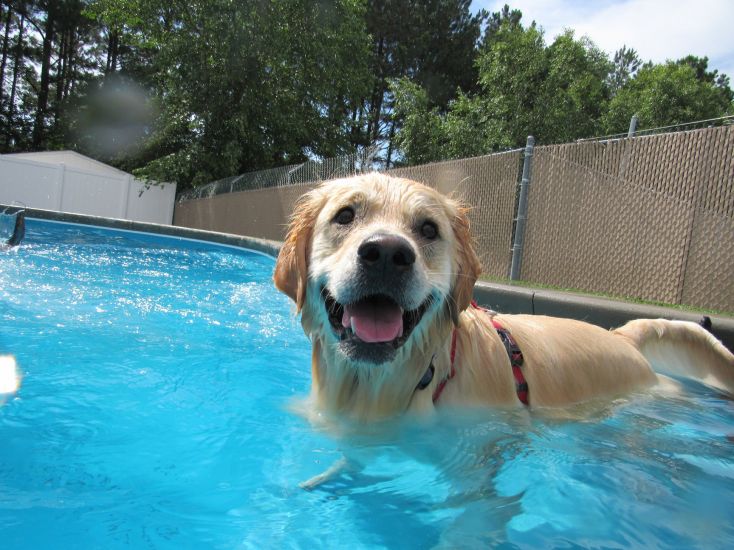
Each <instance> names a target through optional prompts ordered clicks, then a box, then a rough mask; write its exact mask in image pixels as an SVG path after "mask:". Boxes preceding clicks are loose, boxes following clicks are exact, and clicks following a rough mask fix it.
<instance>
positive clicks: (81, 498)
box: [0, 219, 734, 549]
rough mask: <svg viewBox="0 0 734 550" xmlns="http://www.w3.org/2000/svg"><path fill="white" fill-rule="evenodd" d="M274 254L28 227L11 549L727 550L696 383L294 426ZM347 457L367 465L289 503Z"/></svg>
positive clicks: (290, 323) (2, 491)
mask: <svg viewBox="0 0 734 550" xmlns="http://www.w3.org/2000/svg"><path fill="white" fill-rule="evenodd" d="M273 266H274V261H273V259H272V258H268V257H266V256H263V255H260V254H257V253H254V252H249V251H243V250H238V249H234V248H226V247H223V246H218V245H212V244H206V243H201V242H194V241H185V240H181V239H175V238H170V237H158V236H152V235H145V234H138V233H130V232H120V231H112V230H106V229H98V228H91V227H85V226H79V225H69V224H60V223H55V222H47V221H40V220H34V219H29V220H28V222H27V231H26V240H25V241H24V243H23V244H22V246H21V247H20V248H18V249H15V250H11V251H6V252H0V354H8V353H10V354H13V355H15V357H16V359H17V362H18V365H19V368H20V371H21V374H22V385H21V387H20V389H19V390H18V392H17V393H16V394H15V395H6V396H4V397H3V396H2V395H0V404H1V403H3V402H4V405H0V547H2V548H4V549H8V548H13V549H15V548H62V549H63V548H172V549H173V548H175V549H179V548H226V549H230V548H313V547H326V548H432V547H438V548H456V547H461V548H489V547H497V546H499V547H503V548H515V547H517V548H549V547H563V548H575V547H578V548H580V547H596V548H598V547H605V548H629V547H642V548H727V547H728V548H732V547H734V441H733V439H734V438H732V435H734V406H733V403H732V402H731V401H727V400H726V399H724V398H723V397H721V396H720V395H718V394H717V393H716V392H715V391H713V390H711V389H708V388H706V387H703V386H700V385H697V384H693V383H687V384H686V386H685V389H686V391H685V393H684V394H682V395H680V396H677V397H667V398H651V397H648V396H644V395H639V396H634V397H632V398H630V399H628V400H626V401H625V402H618V403H615V404H612V405H609V406H607V407H605V408H603V409H597V410H595V411H594V412H593V413H588V412H587V414H588V415H589V416H587V418H586V419H585V420H582V421H568V420H562V419H555V420H554V419H552V418H548V417H547V416H546V417H542V416H539V415H533V416H530V415H527V414H525V413H524V412H518V413H501V412H492V411H444V412H443V413H442V414H440V415H438V416H436V417H434V418H429V419H423V420H416V419H408V420H403V421H399V422H392V423H386V424H384V425H380V426H377V427H373V428H370V429H369V430H362V431H361V432H357V433H358V434H359V435H355V434H352V435H351V436H341V437H337V436H334V435H330V434H328V433H325V432H322V431H320V430H319V429H316V428H314V427H312V426H311V425H309V423H308V422H307V421H305V420H304V419H302V418H301V417H300V416H298V415H297V414H294V413H293V412H292V411H291V409H290V408H289V404H290V403H291V401H292V400H293V399H294V398H297V397H299V396H303V395H305V394H306V393H307V391H308V387H309V373H310V351H309V344H308V341H307V340H306V337H305V336H304V335H303V333H302V331H301V329H300V326H299V324H298V322H297V320H296V319H295V318H294V316H293V314H292V311H293V310H292V307H291V304H290V303H289V302H288V300H287V299H286V298H285V297H284V296H282V295H280V294H279V293H277V292H276V291H275V290H274V288H273V287H272V283H271V281H270V277H271V273H272V270H273ZM343 455H346V456H349V457H350V459H351V460H353V461H354V462H355V463H359V464H361V465H362V467H361V468H360V469H355V470H351V471H348V472H347V473H345V474H344V475H342V476H340V477H338V478H336V479H335V480H333V481H331V482H329V483H327V484H325V485H323V486H321V487H320V488H318V489H317V490H315V491H312V492H307V491H304V490H302V489H300V488H299V487H298V484H299V482H301V481H304V480H306V479H308V478H310V477H311V476H314V475H316V474H318V473H320V472H322V471H324V470H325V469H326V468H328V467H329V466H330V465H331V464H332V463H334V462H335V461H337V460H339V459H340V458H341V457H342V456H343Z"/></svg>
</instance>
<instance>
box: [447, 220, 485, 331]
mask: <svg viewBox="0 0 734 550" xmlns="http://www.w3.org/2000/svg"><path fill="white" fill-rule="evenodd" d="M468 212H469V209H468V208H465V207H462V206H458V207H457V211H456V216H455V217H454V219H453V221H452V227H453V230H454V238H455V239H456V263H457V266H458V267H457V270H456V281H455V282H454V287H453V288H452V289H451V297H450V299H449V312H450V313H451V319H452V321H453V322H454V325H457V326H458V324H459V314H460V313H461V312H462V311H464V310H465V309H466V308H468V307H469V305H470V304H471V301H472V297H473V295H474V283H476V282H477V279H478V278H479V275H480V274H481V273H482V265H481V263H480V262H479V258H478V257H477V253H476V252H475V250H474V244H473V241H472V236H471V231H470V224H469V217H468V216H467V213H468Z"/></svg>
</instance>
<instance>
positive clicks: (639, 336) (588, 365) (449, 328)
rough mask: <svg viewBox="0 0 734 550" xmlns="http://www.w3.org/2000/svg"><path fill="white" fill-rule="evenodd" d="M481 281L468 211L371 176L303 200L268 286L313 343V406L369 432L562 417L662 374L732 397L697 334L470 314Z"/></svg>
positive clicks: (665, 325) (668, 327)
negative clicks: (452, 409)
mask: <svg viewBox="0 0 734 550" xmlns="http://www.w3.org/2000/svg"><path fill="white" fill-rule="evenodd" d="M480 273H481V268H480V262H479V260H478V258H477V255H476V253H475V251H474V248H473V246H472V240H471V236H470V230H469V220H468V218H467V209H466V208H464V207H463V206H461V205H460V204H458V203H457V202H456V201H454V200H452V199H449V198H447V197H446V196H444V195H442V194H440V193H439V192H437V191H435V190H433V189H431V188H429V187H427V186H425V185H422V184H420V183H417V182H414V181H409V180H405V179H399V178H393V177H389V176H385V175H380V174H370V175H363V176H358V177H354V178H348V179H341V180H335V181H331V182H327V183H325V184H322V185H321V186H319V187H317V188H316V189H314V190H313V191H311V192H309V193H307V194H305V195H304V196H303V197H302V199H301V200H300V202H299V203H298V205H297V207H296V209H295V213H294V215H293V219H292V222H291V225H290V230H289V232H288V235H287V238H286V241H285V243H284V245H283V247H282V249H281V251H280V254H279V256H278V261H277V265H276V268H275V274H274V281H275V285H276V287H277V288H278V289H280V290H281V291H283V292H284V293H285V294H287V295H288V296H290V297H291V298H292V299H293V300H294V301H295V304H296V308H297V311H298V312H300V313H301V322H302V325H303V329H304V331H305V332H306V334H307V335H308V337H309V338H310V340H311V342H312V346H313V352H312V366H311V372H312V391H311V400H310V403H311V406H313V407H315V410H317V411H319V412H320V413H323V414H326V415H333V417H335V418H348V419H353V420H357V421H361V422H369V421H374V420H380V419H385V418H389V417H394V416H396V415H401V414H404V413H406V412H425V411H430V410H433V409H434V408H436V407H441V406H443V405H460V406H486V407H504V408H509V407H517V408H531V409H536V408H544V407H563V406H568V405H573V404H576V403H581V402H584V401H588V400H592V399H597V398H615V397H618V396H620V395H623V394H625V393H628V392H632V391H635V390H641V389H646V388H650V387H652V386H654V385H656V384H659V383H660V382H661V380H663V379H664V378H663V377H662V376H661V375H659V374H657V372H660V373H669V374H675V375H682V376H689V377H693V378H696V379H698V380H700V381H702V382H704V383H706V384H709V385H711V386H715V387H717V388H719V389H722V390H724V391H726V392H728V393H730V394H731V393H734V356H733V355H732V353H731V352H729V350H727V349H726V347H724V346H723V345H722V344H721V343H720V342H719V341H718V340H717V339H716V338H714V337H713V336H712V335H711V334H710V333H709V332H707V331H706V330H705V329H704V328H702V327H700V326H698V325H697V324H695V323H689V322H683V321H666V320H662V319H656V320H644V319H643V320H636V321H631V322H629V323H627V324H626V325H624V326H623V327H621V328H619V329H616V330H613V331H607V330H604V329H602V328H600V327H597V326H594V325H591V324H588V323H583V322H580V321H574V320H569V319H561V318H553V317H543V316H532V315H502V314H495V313H494V312H490V311H486V310H483V309H480V308H478V307H476V306H475V305H473V303H472V292H473V288H474V283H475V282H476V280H477V277H478V276H479V274H480ZM656 371H657V372H656Z"/></svg>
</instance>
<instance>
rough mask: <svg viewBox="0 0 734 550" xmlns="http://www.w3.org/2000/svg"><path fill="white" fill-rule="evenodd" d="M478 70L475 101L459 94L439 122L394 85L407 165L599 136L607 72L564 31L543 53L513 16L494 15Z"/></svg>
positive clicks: (413, 94)
mask: <svg viewBox="0 0 734 550" xmlns="http://www.w3.org/2000/svg"><path fill="white" fill-rule="evenodd" d="M477 67H478V70H479V80H478V82H479V89H480V91H479V93H476V94H473V95H467V94H460V95H459V96H458V98H457V99H456V100H455V101H454V102H453V103H452V104H451V106H450V109H449V110H448V112H447V113H445V114H441V113H439V112H437V111H436V110H432V111H431V110H429V109H428V104H427V103H426V102H425V101H423V100H422V95H421V92H420V90H418V89H416V88H415V87H414V86H413V87H411V86H409V85H408V84H406V83H405V82H398V83H395V84H394V89H395V93H396V110H397V112H399V113H400V114H401V116H402V117H404V119H405V123H404V124H403V127H402V129H401V132H400V134H399V135H398V142H399V143H400V145H401V147H402V149H403V151H404V153H405V159H406V160H407V161H408V162H411V163H413V162H425V161H429V160H439V159H445V158H455V157H459V156H468V155H473V154H484V153H488V152H491V151H498V150H503V149H508V148H511V147H520V146H522V145H524V144H525V141H526V138H527V136H528V135H530V134H533V135H534V136H535V137H536V138H537V139H538V140H539V141H541V142H543V143H553V142H562V141H569V140H572V139H576V138H578V137H585V136H591V135H594V133H595V132H597V131H599V129H600V121H601V117H602V115H603V113H604V112H605V108H606V106H607V103H608V101H609V95H610V93H609V86H608V84H607V83H606V77H607V75H608V73H609V71H610V67H611V64H610V63H609V61H608V59H607V57H606V55H605V54H604V53H603V52H601V51H600V50H599V49H598V48H596V47H595V46H594V45H593V44H592V43H591V42H589V41H588V40H586V39H581V40H577V39H575V38H574V36H573V33H572V32H571V31H567V32H566V33H564V34H562V35H560V36H559V37H557V38H556V40H555V41H554V42H553V44H551V45H550V46H546V45H545V41H544V38H543V33H542V31H541V30H540V29H538V28H537V27H536V26H535V25H534V24H533V25H531V26H530V27H528V28H524V27H523V26H522V24H521V22H520V17H519V15H518V12H516V11H512V12H511V11H509V10H505V11H504V12H503V13H502V14H494V15H493V17H492V18H491V20H490V26H489V34H488V35H487V36H486V37H485V40H484V44H483V47H482V50H481V52H480V54H479V57H478V59H477ZM416 144H417V145H416ZM416 151H419V152H420V154H418V155H417V156H416ZM418 159H420V160H418Z"/></svg>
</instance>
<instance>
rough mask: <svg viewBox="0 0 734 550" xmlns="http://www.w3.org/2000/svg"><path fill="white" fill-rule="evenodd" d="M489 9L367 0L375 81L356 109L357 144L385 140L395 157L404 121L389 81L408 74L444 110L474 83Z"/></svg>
mask: <svg viewBox="0 0 734 550" xmlns="http://www.w3.org/2000/svg"><path fill="white" fill-rule="evenodd" d="M485 17H486V13H485V12H483V11H482V12H479V13H477V14H472V11H471V1H470V0H422V1H418V0H369V1H368V2H367V12H366V22H367V30H368V32H369V34H370V36H371V38H372V51H371V55H370V56H369V61H370V67H369V70H370V74H371V75H372V86H371V89H370V91H369V93H368V94H365V96H364V97H362V98H361V100H360V102H359V104H358V105H357V108H356V110H355V111H354V113H353V120H354V128H353V132H352V142H353V144H354V145H355V146H366V145H370V144H377V145H378V146H379V145H383V146H384V147H383V150H384V151H385V153H384V157H385V158H384V161H385V164H386V165H388V166H389V164H390V163H391V161H392V156H393V136H394V135H395V132H396V130H397V129H398V128H399V127H400V125H401V124H402V120H401V119H400V116H399V115H398V113H397V111H395V109H394V97H393V94H392V91H391V89H390V86H389V84H390V82H392V81H393V80H395V79H398V78H401V77H409V78H411V79H413V80H414V81H415V82H418V83H420V85H421V86H423V87H424V88H425V90H426V99H427V100H428V103H429V105H430V107H434V106H435V107H437V108H438V109H439V110H445V109H446V108H447V106H448V103H449V101H450V100H451V99H453V98H454V97H456V93H457V90H464V91H467V90H470V89H472V88H473V87H474V86H476V74H477V73H476V68H475V67H474V65H473V61H474V57H475V55H476V48H477V43H478V40H479V37H480V34H481V25H482V22H483V20H484V18H485Z"/></svg>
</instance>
